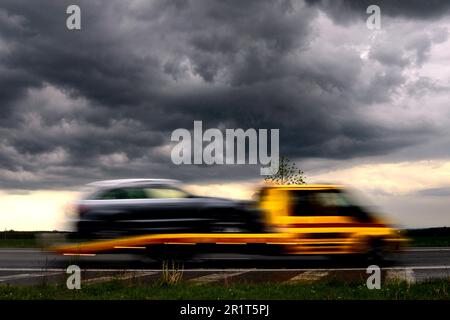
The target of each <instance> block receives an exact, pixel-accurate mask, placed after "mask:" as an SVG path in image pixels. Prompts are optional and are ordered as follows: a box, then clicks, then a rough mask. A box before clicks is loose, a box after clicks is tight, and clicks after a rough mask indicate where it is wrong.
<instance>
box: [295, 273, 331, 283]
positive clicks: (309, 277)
mask: <svg viewBox="0 0 450 320" xmlns="http://www.w3.org/2000/svg"><path fill="white" fill-rule="evenodd" d="M328 274H329V272H328V271H305V272H303V273H300V274H298V275H296V276H295V277H292V278H290V279H289V280H287V281H286V282H315V281H319V280H321V279H323V278H325V277H326V276H327V275H328Z"/></svg>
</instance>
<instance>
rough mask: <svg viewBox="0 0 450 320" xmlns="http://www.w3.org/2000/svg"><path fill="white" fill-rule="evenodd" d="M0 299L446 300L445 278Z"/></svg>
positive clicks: (125, 287)
mask: <svg viewBox="0 0 450 320" xmlns="http://www.w3.org/2000/svg"><path fill="white" fill-rule="evenodd" d="M0 299H1V300H5V299H7V300H29V299H31V300H54V299H57V300H74V299H75V300H123V299H127V300H136V299H139V300H142V299H143V300H148V299H150V300H183V299H202V300H203V299H206V300H216V299H220V300H222V299H231V300H236V299H239V300H240V299H255V300H264V299H274V300H287V299H288V300H410V299H413V300H417V299H421V300H422V299H424V300H448V299H450V279H447V280H433V281H428V282H421V283H415V284H408V283H406V282H396V283H395V282H394V283H389V284H387V285H384V286H382V288H381V289H380V290H376V289H375V290H369V289H367V287H366V286H365V284H364V283H344V282H337V281H333V280H330V281H326V282H321V283H314V284H308V283H299V284H284V283H279V284H277V283H265V284H232V285H192V284H189V283H186V282H179V283H176V284H173V285H170V284H168V283H167V282H164V281H160V282H156V283H153V284H150V285H142V284H141V285H133V286H132V285H130V284H126V283H123V282H119V281H111V282H108V283H103V284H95V285H88V286H82V288H81V290H68V289H67V288H66V287H65V286H61V285H48V284H43V285H40V286H33V287H26V286H9V285H0Z"/></svg>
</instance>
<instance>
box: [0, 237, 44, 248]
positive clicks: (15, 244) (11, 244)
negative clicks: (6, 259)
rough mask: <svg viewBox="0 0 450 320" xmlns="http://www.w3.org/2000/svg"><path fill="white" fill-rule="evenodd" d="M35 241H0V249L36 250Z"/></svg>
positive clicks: (36, 242) (37, 245) (36, 243)
mask: <svg viewBox="0 0 450 320" xmlns="http://www.w3.org/2000/svg"><path fill="white" fill-rule="evenodd" d="M38 247H39V244H38V241H36V239H0V248H38Z"/></svg>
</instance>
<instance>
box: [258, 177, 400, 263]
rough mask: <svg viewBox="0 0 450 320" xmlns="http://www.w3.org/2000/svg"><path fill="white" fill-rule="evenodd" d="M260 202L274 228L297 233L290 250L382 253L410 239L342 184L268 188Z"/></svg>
mask: <svg viewBox="0 0 450 320" xmlns="http://www.w3.org/2000/svg"><path fill="white" fill-rule="evenodd" d="M258 206H259V207H260V208H261V209H262V211H263V212H264V213H265V215H266V216H265V221H266V223H267V225H269V226H271V227H272V228H273V229H272V230H273V231H276V232H278V233H288V234H292V235H294V237H295V238H296V243H295V244H293V245H289V246H286V248H285V250H286V252H287V253H289V254H364V255H367V256H370V257H372V258H375V259H381V258H383V256H384V255H385V254H387V253H389V252H395V251H398V250H399V249H400V247H401V244H403V243H404V242H405V241H406V239H404V238H403V237H402V235H401V234H400V231H399V230H396V229H395V228H394V227H393V226H391V225H390V224H389V223H388V221H386V220H385V219H384V218H382V216H381V215H380V214H376V213H375V212H371V210H369V209H368V208H365V207H364V206H363V205H359V204H358V202H357V201H356V197H355V196H354V194H352V193H351V192H350V191H349V190H348V189H346V188H344V187H343V186H338V185H286V186H271V187H266V188H263V189H262V190H261V191H260V193H259V199H258Z"/></svg>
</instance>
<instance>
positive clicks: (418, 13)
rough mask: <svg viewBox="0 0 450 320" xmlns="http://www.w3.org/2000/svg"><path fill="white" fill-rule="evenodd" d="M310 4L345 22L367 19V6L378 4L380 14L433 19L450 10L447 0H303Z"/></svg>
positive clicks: (449, 3)
mask: <svg viewBox="0 0 450 320" xmlns="http://www.w3.org/2000/svg"><path fill="white" fill-rule="evenodd" d="M305 1H306V3H308V4H309V5H312V6H318V7H320V8H321V9H322V10H324V11H326V12H327V13H328V14H330V16H332V17H333V18H334V19H335V20H336V21H338V22H340V23H347V22H348V20H349V19H352V18H361V19H364V20H365V19H367V13H366V10H367V7H369V6H370V5H373V4H375V5H378V6H379V7H380V8H381V11H382V14H383V15H387V16H390V17H404V18H413V19H433V18H438V17H442V16H444V15H446V14H447V13H448V12H449V10H450V2H449V1H447V0H432V1H424V0H379V1H373V0H305Z"/></svg>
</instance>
